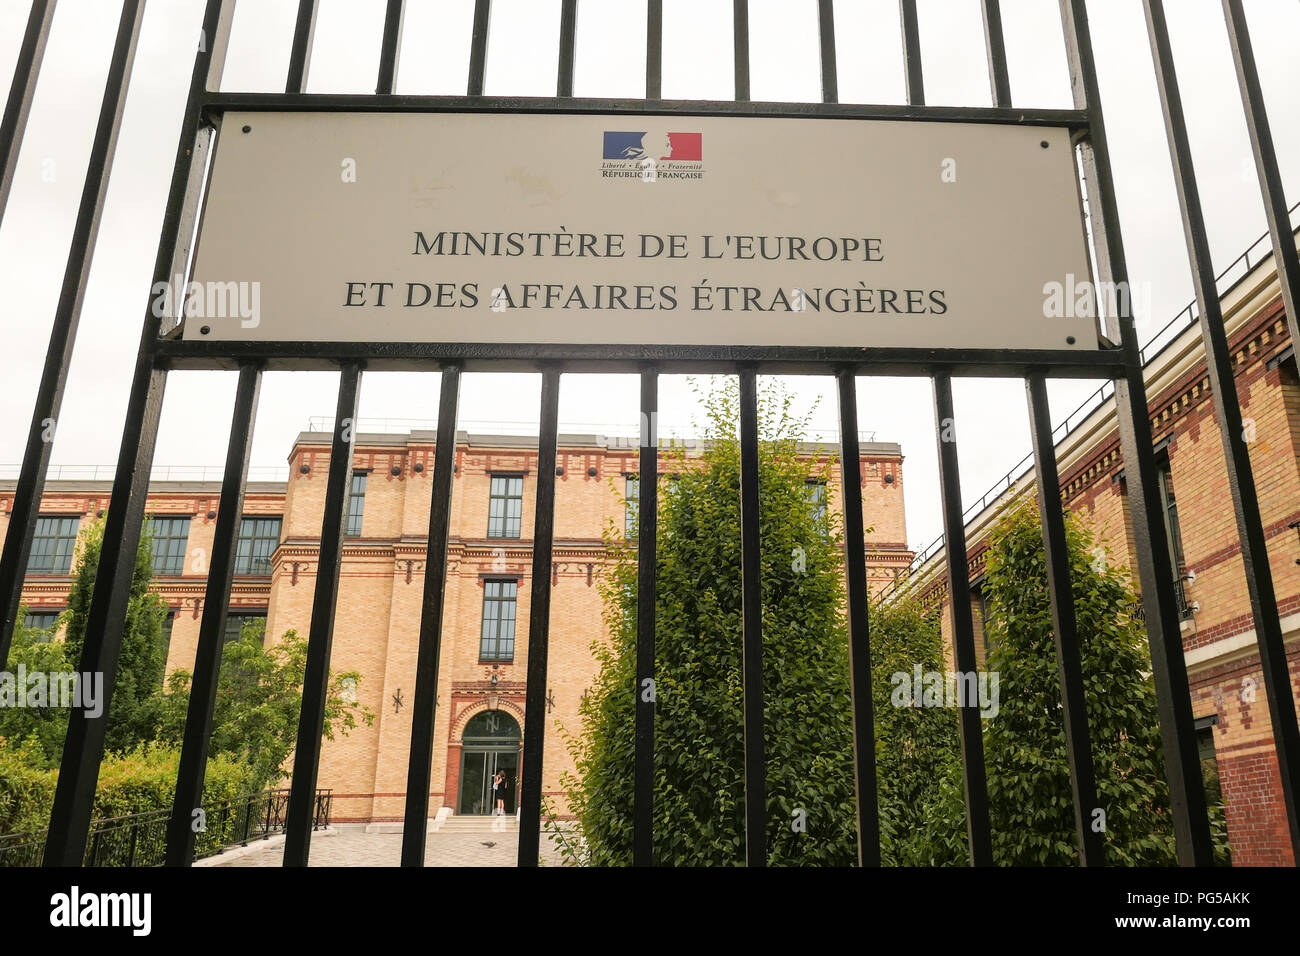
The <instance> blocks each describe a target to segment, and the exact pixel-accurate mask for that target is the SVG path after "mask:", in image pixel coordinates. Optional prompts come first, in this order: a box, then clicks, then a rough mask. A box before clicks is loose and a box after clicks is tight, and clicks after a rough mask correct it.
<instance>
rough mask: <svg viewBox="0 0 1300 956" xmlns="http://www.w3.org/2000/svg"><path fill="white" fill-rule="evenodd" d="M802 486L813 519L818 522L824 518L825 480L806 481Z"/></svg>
mask: <svg viewBox="0 0 1300 956" xmlns="http://www.w3.org/2000/svg"><path fill="white" fill-rule="evenodd" d="M803 487H804V494H805V495H806V496H807V498H808V507H809V509H810V510H811V511H812V517H813V520H814V521H816V522H818V523H819V524H820V523H821V522H823V521H825V520H826V482H824V481H806V482H804V486H803Z"/></svg>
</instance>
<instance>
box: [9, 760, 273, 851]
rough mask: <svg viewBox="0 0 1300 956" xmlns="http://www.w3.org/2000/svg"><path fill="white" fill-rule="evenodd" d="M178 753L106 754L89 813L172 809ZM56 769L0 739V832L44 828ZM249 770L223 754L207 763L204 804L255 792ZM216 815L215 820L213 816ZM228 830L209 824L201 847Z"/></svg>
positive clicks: (114, 814)
mask: <svg viewBox="0 0 1300 956" xmlns="http://www.w3.org/2000/svg"><path fill="white" fill-rule="evenodd" d="M179 766H180V751H179V749H177V748H175V747H168V746H146V745H141V746H140V747H138V748H136V749H135V750H132V751H130V752H128V753H124V754H109V755H108V756H106V757H105V758H104V762H103V763H102V764H101V765H100V771H99V786H98V788H97V789H96V791H95V806H94V811H93V813H92V816H93V818H94V819H96V820H103V819H109V818H112V817H122V816H128V815H130V814H134V813H146V812H149V811H151V810H170V809H171V806H172V799H173V797H174V795H175V793H176V774H177V771H178V769H179ZM58 776H59V773H58V771H57V770H43V769H38V768H37V767H35V766H33V761H32V759H31V755H30V754H27V753H24V751H23V748H22V747H18V748H15V747H10V746H7V745H6V744H5V743H4V742H3V741H0V833H29V832H38V831H41V830H44V829H45V827H46V824H47V822H48V820H49V816H50V809H51V807H52V806H53V805H54V787H55V783H56V782H57V781H58ZM257 791H258V787H257V784H256V781H255V780H254V776H253V773H252V771H251V770H250V769H249V768H248V767H247V766H245V765H243V764H241V763H239V762H238V761H236V760H233V759H232V758H231V757H229V756H228V755H226V754H217V755H216V756H215V757H213V758H212V759H210V760H209V761H208V767H207V773H206V775H205V777H204V782H203V805H204V806H205V807H210V806H213V805H215V804H217V803H220V802H221V801H223V800H229V799H232V798H234V797H238V796H243V795H246V794H250V793H256V792H257ZM214 819H215V818H214ZM226 835H227V834H226V833H224V832H222V830H221V829H220V828H214V827H213V826H212V825H211V824H210V825H209V828H208V832H206V833H204V834H201V835H200V840H199V844H200V847H201V848H202V847H204V846H207V845H209V844H212V845H214V846H215V845H218V842H219V841H220V840H222V839H223V838H224V837H225V836H226Z"/></svg>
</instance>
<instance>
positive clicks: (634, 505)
mask: <svg viewBox="0 0 1300 956" xmlns="http://www.w3.org/2000/svg"><path fill="white" fill-rule="evenodd" d="M640 494H641V479H640V478H638V477H637V476H636V475H628V476H627V477H626V478H625V479H624V481H623V497H624V499H626V502H627V504H626V506H625V511H624V512H623V537H625V538H627V539H629V540H631V539H632V538H635V537H636V519H637V514H638V510H637V509H638V507H639V506H640V501H641V499H640Z"/></svg>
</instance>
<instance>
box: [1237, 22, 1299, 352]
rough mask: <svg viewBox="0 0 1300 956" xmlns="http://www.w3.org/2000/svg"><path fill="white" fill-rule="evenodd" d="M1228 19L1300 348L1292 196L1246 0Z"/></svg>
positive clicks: (1289, 319) (1285, 301) (1285, 299)
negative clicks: (1285, 183) (1276, 143)
mask: <svg viewBox="0 0 1300 956" xmlns="http://www.w3.org/2000/svg"><path fill="white" fill-rule="evenodd" d="M1223 16H1224V19H1225V20H1227V22H1228V41H1229V42H1230V43H1231V44H1232V59H1233V63H1234V64H1235V66H1236V68H1237V85H1238V86H1240V87H1241V103H1242V106H1243V108H1244V109H1245V111H1246V129H1247V130H1248V131H1249V132H1250V148H1251V152H1252V153H1253V154H1254V156H1255V171H1256V173H1257V174H1258V176H1259V189H1260V193H1261V194H1262V197H1263V200H1264V213H1265V215H1266V216H1267V217H1268V231H1269V235H1270V236H1271V237H1272V239H1273V256H1274V257H1275V259H1276V261H1277V271H1278V275H1279V277H1280V278H1281V280H1282V307H1283V310H1284V311H1285V312H1286V323H1287V328H1288V329H1289V330H1290V332H1291V341H1292V342H1293V343H1297V344H1300V256H1297V255H1296V248H1295V235H1294V233H1292V231H1291V216H1290V213H1289V211H1288V210H1287V205H1286V191H1285V190H1284V189H1283V188H1282V174H1281V172H1280V171H1279V168H1278V164H1277V151H1276V150H1275V149H1274V147H1273V132H1272V129H1271V128H1270V127H1269V123H1268V110H1267V109H1266V108H1265V106H1264V90H1263V88H1262V87H1261V86H1260V84H1259V70H1258V69H1257V68H1256V66H1255V51H1254V48H1253V47H1252V46H1251V42H1250V26H1249V25H1248V24H1247V22H1246V14H1245V11H1244V10H1242V7H1241V0H1223Z"/></svg>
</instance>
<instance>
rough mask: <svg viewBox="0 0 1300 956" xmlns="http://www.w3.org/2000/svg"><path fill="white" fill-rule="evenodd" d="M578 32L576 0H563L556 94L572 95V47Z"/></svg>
mask: <svg viewBox="0 0 1300 956" xmlns="http://www.w3.org/2000/svg"><path fill="white" fill-rule="evenodd" d="M577 32H578V0H564V2H563V6H561V7H560V57H559V66H558V72H559V76H558V77H557V79H556V82H555V89H556V95H557V96H572V95H573V49H574V44H575V36H576V34H577Z"/></svg>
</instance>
